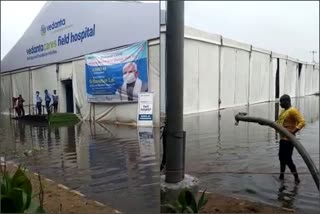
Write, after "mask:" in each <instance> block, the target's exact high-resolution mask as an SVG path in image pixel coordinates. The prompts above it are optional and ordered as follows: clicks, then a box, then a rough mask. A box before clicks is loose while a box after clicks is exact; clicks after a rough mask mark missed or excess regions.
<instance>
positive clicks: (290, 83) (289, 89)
mask: <svg viewBox="0 0 320 214" xmlns="http://www.w3.org/2000/svg"><path fill="white" fill-rule="evenodd" d="M297 76H298V64H297V63H295V62H292V61H290V60H288V61H287V69H286V73H285V79H284V93H285V94H288V95H289V96H291V97H295V96H296V85H297V82H296V81H297Z"/></svg>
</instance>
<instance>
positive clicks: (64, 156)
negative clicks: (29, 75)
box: [0, 116, 160, 213]
mask: <svg viewBox="0 0 320 214" xmlns="http://www.w3.org/2000/svg"><path fill="white" fill-rule="evenodd" d="M0 121H1V123H0V145H1V151H15V153H11V154H10V155H9V157H8V158H9V159H13V160H15V161H17V162H20V163H23V164H24V165H25V166H27V167H28V168H30V169H31V170H33V171H37V172H40V174H43V175H45V176H47V177H49V178H51V179H53V180H55V181H57V182H59V183H63V184H64V185H66V186H68V187H70V188H71V189H75V190H78V191H80V192H82V193H83V194H85V195H87V196H88V197H90V198H93V199H95V200H97V201H100V202H102V203H105V204H107V205H110V206H111V207H113V208H115V209H118V210H120V211H123V212H130V213H134V212H135V211H136V212H145V213H158V212H159V209H160V202H159V201H160V192H159V164H158V161H159V158H158V156H157V155H156V154H159V151H158V150H159V146H158V145H159V138H160V137H159V130H157V129H146V128H140V129H139V130H137V129H136V128H128V127H123V126H113V125H106V124H99V123H95V124H90V123H88V122H83V123H80V124H79V125H76V126H70V127H58V128H57V127H47V126H43V125H35V124H25V123H22V122H18V121H10V120H9V118H8V117H5V116H0ZM139 136H140V137H139ZM12 142H15V143H12ZM28 150H33V151H37V154H36V155H34V156H32V157H30V156H29V157H26V156H25V155H23V153H24V151H28ZM15 154H17V155H15Z"/></svg>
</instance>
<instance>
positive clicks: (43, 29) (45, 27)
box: [40, 19, 66, 36]
mask: <svg viewBox="0 0 320 214" xmlns="http://www.w3.org/2000/svg"><path fill="white" fill-rule="evenodd" d="M65 25H66V19H60V20H59V21H54V22H52V24H49V25H41V31H40V32H41V35H42V36H44V35H45V34H46V32H49V31H52V30H55V29H58V28H60V27H62V26H65Z"/></svg>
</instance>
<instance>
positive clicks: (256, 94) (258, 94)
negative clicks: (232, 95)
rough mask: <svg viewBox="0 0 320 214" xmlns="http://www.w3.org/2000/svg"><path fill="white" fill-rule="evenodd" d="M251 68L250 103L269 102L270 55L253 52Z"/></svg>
mask: <svg viewBox="0 0 320 214" xmlns="http://www.w3.org/2000/svg"><path fill="white" fill-rule="evenodd" d="M250 66H251V68H250V93H249V103H250V104H254V103H258V102H264V101H268V100H269V93H270V89H269V86H270V82H269V78H270V75H269V73H270V55H268V54H264V53H261V52H256V51H252V52H251V62H250Z"/></svg>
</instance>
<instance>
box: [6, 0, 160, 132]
mask: <svg viewBox="0 0 320 214" xmlns="http://www.w3.org/2000/svg"><path fill="white" fill-rule="evenodd" d="M132 16H134V18H132ZM128 20H130V21H128ZM159 21H160V19H159V4H158V3H137V2H90V1H89V2H47V3H46V4H45V6H44V7H43V8H42V10H41V11H40V12H39V14H38V15H37V16H36V18H35V19H34V21H33V22H32V24H31V25H30V27H29V28H28V29H27V30H26V32H25V33H24V34H23V36H22V37H21V39H20V40H19V41H18V42H17V44H16V45H15V46H14V47H13V48H12V50H11V51H10V52H9V53H8V54H7V55H6V56H5V57H4V59H3V60H2V61H1V85H0V87H1V90H0V112H1V113H3V114H8V113H9V112H10V108H12V101H11V98H12V97H17V96H18V95H19V94H21V95H22V96H23V98H24V99H25V103H24V104H25V111H26V114H32V112H33V111H34V109H33V107H32V105H34V104H35V92H36V91H40V93H42V98H44V97H43V91H44V90H45V89H48V91H49V92H51V93H52V91H53V90H54V89H56V90H57V94H58V95H59V112H72V113H76V114H78V115H79V116H80V117H81V118H82V119H84V120H95V121H110V122H120V123H133V124H135V123H136V121H137V108H138V106H137V102H131V103H129V102H124V103H108V102H95V103H92V102H88V100H87V94H86V84H87V83H86V66H85V65H86V64H85V63H86V62H85V56H86V55H88V54H93V53H94V54H97V53H105V52H107V51H112V50H118V49H121V48H123V47H127V46H130V45H132V44H136V43H139V42H145V43H146V44H147V56H146V57H147V68H148V71H147V73H148V75H147V76H148V79H147V83H148V91H149V92H153V93H154V112H153V113H154V117H153V120H154V125H155V126H158V125H159V122H160V118H159V115H160V109H159V106H160V103H159V102H160V95H159V94H160V93H159V88H160V86H159V83H160V80H159V78H160V75H159V69H160V68H159V67H160V65H159V57H160V56H159V35H160V32H159V28H160V26H159Z"/></svg>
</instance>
